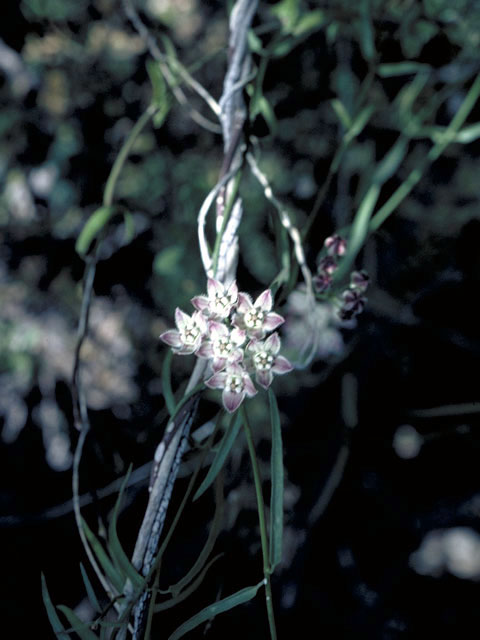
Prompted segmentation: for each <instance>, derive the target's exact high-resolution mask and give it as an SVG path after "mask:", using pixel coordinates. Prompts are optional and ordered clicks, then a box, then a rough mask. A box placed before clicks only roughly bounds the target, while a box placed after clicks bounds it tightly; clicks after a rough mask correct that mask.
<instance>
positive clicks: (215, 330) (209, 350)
mask: <svg viewBox="0 0 480 640" xmlns="http://www.w3.org/2000/svg"><path fill="white" fill-rule="evenodd" d="M246 338H247V335H246V333H245V331H242V330H241V329H237V327H235V328H234V329H232V331H230V330H229V329H228V328H227V327H226V326H225V325H224V324H222V323H220V322H215V321H214V320H210V322H209V323H208V339H207V340H205V341H204V342H203V343H202V345H201V347H200V348H199V349H198V351H197V356H198V357H199V358H212V367H213V370H214V371H220V370H221V369H223V368H224V367H225V366H226V364H227V363H228V362H232V363H233V362H240V361H241V360H243V349H240V347H241V346H242V344H243V343H244V342H245V340H246Z"/></svg>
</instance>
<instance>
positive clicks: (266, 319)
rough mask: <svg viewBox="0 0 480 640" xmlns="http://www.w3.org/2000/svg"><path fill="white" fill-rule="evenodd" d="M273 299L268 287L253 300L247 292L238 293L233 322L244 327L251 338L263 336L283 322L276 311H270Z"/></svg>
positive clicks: (240, 327)
mask: <svg viewBox="0 0 480 640" xmlns="http://www.w3.org/2000/svg"><path fill="white" fill-rule="evenodd" d="M272 306H273V299H272V293H271V291H270V289H266V290H265V291H264V292H263V293H261V294H260V295H259V296H258V298H257V299H256V300H255V302H252V299H251V298H250V296H249V295H248V293H239V294H238V302H237V310H236V313H235V316H234V319H233V324H234V325H235V326H236V327H238V328H239V329H244V330H245V331H246V332H247V335H248V336H250V337H251V338H259V339H260V338H263V337H264V336H265V334H266V333H268V332H270V331H274V330H275V329H276V328H277V327H279V326H280V325H281V324H283V323H284V322H285V319H284V318H282V316H281V315H279V314H278V313H273V312H272Z"/></svg>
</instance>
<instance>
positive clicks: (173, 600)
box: [154, 553, 223, 613]
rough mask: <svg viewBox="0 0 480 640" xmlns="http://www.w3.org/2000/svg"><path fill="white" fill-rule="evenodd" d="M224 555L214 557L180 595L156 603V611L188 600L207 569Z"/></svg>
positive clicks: (200, 582)
mask: <svg viewBox="0 0 480 640" xmlns="http://www.w3.org/2000/svg"><path fill="white" fill-rule="evenodd" d="M222 555H223V554H222V553H219V554H218V555H216V556H215V557H214V558H212V559H211V560H210V562H209V563H208V564H207V565H206V566H205V567H204V569H203V571H201V572H200V573H199V574H198V576H197V578H196V580H194V581H193V582H192V584H191V585H190V586H189V587H188V588H187V589H184V590H183V591H182V592H181V593H179V594H178V595H175V596H173V598H170V600H166V601H165V602H162V603H160V604H157V605H155V607H154V613H158V612H159V611H165V610H166V609H171V608H172V607H175V606H176V605H177V604H180V603H181V602H183V601H184V600H186V599H187V598H188V597H189V596H191V595H192V593H194V592H195V591H196V590H197V589H198V587H199V586H200V585H201V584H202V582H203V579H204V578H205V576H206V574H207V571H208V570H209V569H210V567H211V566H212V564H214V563H215V562H216V561H217V560H218V559H219V558H220V557H221V556H222Z"/></svg>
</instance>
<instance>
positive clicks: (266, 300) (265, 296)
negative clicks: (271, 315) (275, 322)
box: [254, 289, 273, 311]
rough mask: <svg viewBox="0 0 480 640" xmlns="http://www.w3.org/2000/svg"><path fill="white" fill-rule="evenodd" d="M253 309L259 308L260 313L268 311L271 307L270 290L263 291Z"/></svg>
mask: <svg viewBox="0 0 480 640" xmlns="http://www.w3.org/2000/svg"><path fill="white" fill-rule="evenodd" d="M254 306H255V307H260V309H261V310H262V311H270V310H271V308H272V306H273V299H272V292H271V291H270V289H265V291H264V292H263V293H261V294H260V295H259V296H258V298H257V299H256V300H255V304H254Z"/></svg>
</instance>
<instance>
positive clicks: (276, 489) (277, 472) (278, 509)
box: [268, 389, 284, 572]
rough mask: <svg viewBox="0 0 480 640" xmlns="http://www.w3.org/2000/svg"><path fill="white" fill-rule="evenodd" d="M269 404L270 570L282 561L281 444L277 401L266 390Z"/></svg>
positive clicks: (282, 477)
mask: <svg viewBox="0 0 480 640" xmlns="http://www.w3.org/2000/svg"><path fill="white" fill-rule="evenodd" d="M268 401H269V403H270V422H271V425H272V454H271V459H270V465H271V479H272V491H271V498H270V554H269V555H270V569H271V571H272V572H273V571H274V569H275V567H276V566H277V565H278V563H279V562H281V560H282V546H283V489H284V470H283V444H282V429H281V425H280V415H279V412H278V405H277V399H276V397H275V394H274V393H273V391H272V390H271V389H269V390H268Z"/></svg>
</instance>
